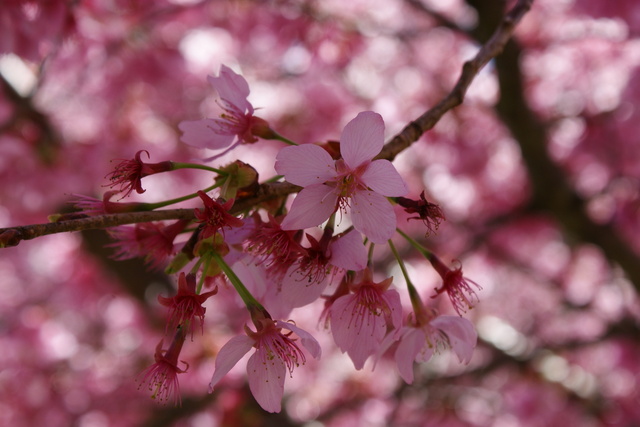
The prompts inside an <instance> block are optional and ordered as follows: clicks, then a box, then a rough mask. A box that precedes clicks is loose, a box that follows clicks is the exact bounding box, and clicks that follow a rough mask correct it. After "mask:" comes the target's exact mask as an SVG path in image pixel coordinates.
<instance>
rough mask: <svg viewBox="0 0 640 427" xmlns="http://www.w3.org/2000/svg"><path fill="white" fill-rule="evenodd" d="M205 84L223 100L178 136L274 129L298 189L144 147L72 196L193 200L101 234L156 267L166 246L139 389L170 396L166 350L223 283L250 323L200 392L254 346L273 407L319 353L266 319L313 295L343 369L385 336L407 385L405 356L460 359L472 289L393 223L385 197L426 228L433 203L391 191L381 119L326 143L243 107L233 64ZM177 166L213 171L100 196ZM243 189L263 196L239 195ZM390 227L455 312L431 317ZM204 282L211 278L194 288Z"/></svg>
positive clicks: (376, 348) (261, 386)
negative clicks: (174, 215) (161, 318)
mask: <svg viewBox="0 0 640 427" xmlns="http://www.w3.org/2000/svg"><path fill="white" fill-rule="evenodd" d="M209 82H210V83H211V85H212V86H213V87H214V88H215V89H216V91H217V92H218V94H219V96H220V100H219V101H218V103H219V105H220V107H221V108H222V111H223V112H222V113H221V115H220V116H219V117H218V118H215V119H203V120H197V121H187V122H182V123H181V124H180V129H181V130H182V131H183V135H182V139H183V141H185V142H187V143H188V144H191V145H194V146H197V147H202V148H209V149H214V150H226V151H225V152H228V151H229V150H232V149H233V148H234V147H235V146H237V145H239V144H253V143H255V142H257V141H258V138H264V139H271V138H273V139H279V140H281V141H283V142H285V143H287V144H289V146H286V147H284V148H282V149H281V150H280V151H279V153H278V154H277V157H276V159H275V166H274V167H275V170H276V171H277V173H278V174H280V175H282V176H283V177H284V180H286V181H288V182H289V183H290V184H294V185H297V186H299V187H301V189H300V190H299V193H298V194H297V195H296V197H295V198H294V199H293V202H292V203H291V205H289V204H288V202H287V198H286V197H274V196H271V197H269V194H268V193H264V190H263V189H264V188H266V187H264V186H260V185H259V184H258V181H257V180H258V174H257V172H256V170H255V169H254V168H252V167H251V166H250V165H247V164H246V163H244V162H240V161H237V162H234V163H232V164H229V165H223V166H221V167H219V168H213V167H209V166H204V165H193V164H186V163H177V162H169V161H166V162H160V163H157V164H145V163H143V162H142V161H141V153H143V152H144V153H146V154H147V156H148V152H146V151H139V152H138V153H136V155H135V159H134V160H129V161H122V162H121V163H119V164H118V165H117V166H116V168H115V170H114V171H113V172H111V174H109V178H110V179H111V181H112V182H111V186H112V187H118V188H119V189H118V190H117V191H111V192H109V193H107V195H106V196H105V199H104V200H103V201H97V200H89V199H82V200H81V201H80V202H78V204H79V205H80V206H81V207H83V208H84V214H85V215H97V214H100V213H101V212H102V213H107V212H123V213H126V212H130V211H137V210H154V209H156V208H157V207H163V206H166V205H168V204H172V203H178V202H182V201H185V200H189V199H195V200H196V201H198V202H199V206H198V207H195V208H193V210H192V211H191V216H190V219H181V220H179V221H177V222H175V223H173V224H169V225H164V224H159V223H142V224H138V225H136V226H133V227H118V228H114V229H113V230H112V231H111V235H112V237H114V238H115V239H117V240H118V241H117V242H116V243H114V244H113V245H112V247H114V248H115V249H116V253H115V257H116V258H117V259H123V258H130V257H134V256H141V257H144V258H145V259H146V260H147V261H148V263H149V264H151V265H153V266H155V267H160V266H162V265H163V264H166V261H167V260H168V258H169V257H170V256H172V255H174V254H176V250H178V248H179V250H178V253H177V255H176V256H175V257H174V258H173V260H171V262H170V264H169V266H168V268H167V270H166V271H167V272H169V273H172V274H173V273H179V277H178V280H177V282H178V288H177V293H176V294H175V295H174V296H172V297H167V296H159V297H158V301H159V303H160V304H161V305H162V306H164V307H166V308H167V309H168V310H169V314H168V321H167V325H166V328H165V334H173V339H172V343H171V345H170V346H169V348H168V349H167V350H163V348H162V344H163V341H161V342H160V344H159V345H158V347H157V349H156V353H155V364H153V365H152V366H151V367H150V368H149V369H148V370H147V371H146V372H145V373H144V376H143V383H146V384H148V386H149V388H150V390H151V391H153V396H154V397H157V398H158V399H159V400H163V401H166V400H168V399H169V398H171V397H172V396H173V398H174V400H175V401H176V402H179V395H178V390H179V387H178V379H177V374H180V373H183V372H185V371H186V367H185V368H184V369H182V368H179V367H178V358H179V355H180V352H181V349H182V347H183V344H184V342H185V338H186V336H187V334H190V335H191V341H193V340H194V330H195V329H196V327H199V329H200V331H201V333H204V332H205V324H206V321H207V319H206V316H205V315H206V313H207V309H206V308H205V306H204V305H205V304H207V303H208V302H209V301H211V300H213V301H212V303H213V304H220V303H223V304H227V303H229V300H226V301H225V302H221V301H220V299H225V298H228V294H229V293H230V290H231V289H232V290H233V291H235V295H237V296H238V297H239V298H240V300H241V301H242V303H243V305H244V306H245V307H246V309H247V314H248V316H247V317H248V318H250V320H251V322H252V324H253V327H249V326H247V322H242V323H243V324H244V325H245V326H244V333H243V334H241V335H237V336H234V337H232V338H231V339H230V340H229V341H228V342H227V343H226V344H224V345H223V346H222V347H221V348H220V350H219V351H218V354H217V356H216V360H215V369H214V373H213V377H212V379H211V383H210V391H212V392H213V391H214V389H217V388H218V387H219V385H220V383H221V382H222V381H223V378H224V377H225V375H226V374H227V373H228V372H229V371H230V370H231V369H232V368H233V366H235V365H236V364H237V363H238V362H239V361H240V359H242V357H243V356H244V355H245V354H247V353H248V352H249V351H250V350H251V349H254V353H253V354H252V355H251V357H250V358H249V360H248V362H247V377H248V383H249V388H250V390H251V392H252V393H253V395H254V397H255V398H256V401H257V402H258V403H259V404H260V406H262V408H264V409H265V410H266V411H269V412H278V411H280V409H281V400H282V396H283V393H284V381H285V377H286V375H287V372H288V374H289V375H292V374H293V371H294V368H296V367H298V366H300V365H304V364H305V362H306V361H307V356H306V354H310V355H311V356H312V357H314V358H319V357H320V355H321V349H320V345H319V344H318V342H317V341H316V339H315V338H314V337H313V336H312V335H311V334H309V333H308V332H306V331H305V330H303V329H302V328H300V327H298V326H296V324H295V322H294V321H293V320H289V321H283V320H274V319H289V318H290V317H289V316H290V315H291V314H292V313H294V311H293V310H294V309H296V308H299V307H305V306H307V305H309V304H313V303H315V302H316V301H322V300H324V301H325V310H324V313H323V317H324V319H325V325H330V328H328V329H329V331H330V333H331V335H332V336H333V340H334V341H335V344H336V346H337V347H338V348H339V349H340V351H342V352H343V353H346V355H347V356H348V357H349V358H350V359H351V361H352V362H353V365H354V367H355V368H356V369H363V368H364V366H365V364H366V362H367V361H368V360H369V359H370V358H373V359H375V360H376V361H377V360H378V359H380V358H381V357H383V355H384V353H385V352H386V350H388V349H390V348H391V347H393V346H395V347H396V349H395V360H396V363H397V365H398V369H399V372H400V375H401V376H402V378H403V379H404V380H405V381H407V382H408V383H411V382H412V381H413V369H412V368H413V363H414V362H424V361H427V360H428V359H429V358H430V357H431V355H432V354H433V353H434V352H435V351H438V350H440V349H444V348H450V349H451V350H452V351H453V352H454V353H455V354H456V355H457V356H458V358H459V360H460V361H461V362H463V363H469V361H470V359H471V355H472V352H473V348H474V347H475V344H476V339H477V336H476V333H475V330H474V329H473V325H472V324H471V322H469V321H468V320H466V319H464V318H462V317H461V316H462V314H463V313H464V312H466V310H467V309H469V308H472V306H473V305H474V304H475V303H476V302H477V296H476V294H475V292H474V290H473V289H472V287H471V286H474V287H476V288H478V289H480V287H479V286H478V285H477V284H475V282H473V281H471V280H469V279H466V278H464V277H463V276H462V271H461V267H459V268H455V269H453V270H451V269H449V268H448V267H447V266H446V265H445V264H444V263H442V261H440V259H439V258H438V257H437V256H435V255H434V254H432V253H431V252H429V251H427V250H426V249H425V248H424V247H422V246H421V245H420V244H419V243H418V242H415V241H414V240H412V239H411V238H409V237H408V236H407V235H405V234H404V232H402V231H401V230H399V229H398V224H397V217H396V212H395V206H396V205H398V206H400V207H402V208H404V209H405V211H406V212H408V213H410V214H417V216H416V217H412V218H410V219H421V220H422V221H423V222H424V224H425V226H426V227H427V229H428V232H433V231H435V229H437V227H438V225H439V224H440V221H441V220H444V214H443V212H442V210H441V209H440V208H439V207H438V206H437V205H435V204H433V203H430V202H428V201H427V200H426V198H425V196H424V192H422V193H421V194H420V198H419V200H417V201H416V200H412V199H410V198H407V197H404V196H405V195H406V194H407V193H408V191H409V189H408V186H407V185H406V183H405V182H404V180H403V179H402V177H401V176H400V174H399V173H398V171H397V170H396V169H395V167H394V166H393V164H392V163H391V162H390V161H388V160H386V159H379V158H377V156H378V155H379V154H380V152H381V151H382V148H383V144H384V122H383V119H382V117H381V116H380V115H379V114H377V113H374V112H372V111H365V112H362V113H360V114H358V115H357V116H356V117H355V118H354V119H353V120H351V121H350V122H349V123H347V125H346V126H345V128H344V130H343V131H342V134H341V136H340V141H339V143H330V144H326V145H317V144H302V145H298V144H296V143H293V142H292V141H289V140H287V139H286V138H284V137H281V136H279V135H278V134H277V133H275V132H274V131H273V130H271V128H270V127H269V124H268V123H267V122H266V121H264V120H263V119H260V118H257V117H255V116H254V108H253V106H252V104H251V103H250V102H249V101H248V96H249V85H248V84H247V82H246V80H244V78H243V77H242V76H240V75H238V74H236V73H234V72H233V71H231V69H229V68H227V67H224V66H223V67H222V68H221V70H220V74H219V76H217V77H210V78H209ZM217 157H219V155H217V156H214V158H217ZM214 158H212V159H214ZM212 159H209V160H212ZM187 167H188V168H194V169H201V170H208V171H210V172H213V173H215V174H216V176H215V178H214V180H213V181H214V184H213V185H212V186H211V187H209V188H207V189H203V190H198V191H196V192H195V193H193V194H191V195H187V196H184V197H181V198H178V199H174V200H170V201H167V202H161V203H157V204H135V203H113V202H110V201H109V199H110V198H111V197H112V196H113V194H116V193H117V192H118V191H119V192H120V193H123V194H124V196H123V197H126V196H128V195H129V194H130V193H131V192H132V191H134V190H135V191H136V192H138V193H143V192H144V189H142V186H141V179H142V178H143V177H146V176H149V175H152V174H155V173H159V172H165V171H170V170H175V169H180V168H187ZM261 191H262V192H261ZM212 192H215V193H216V195H215V196H214V195H213V193H212ZM210 193H211V195H210ZM252 197H256V198H258V199H260V200H268V201H269V203H265V204H257V205H256V204H255V203H254V205H248V204H247V203H246V201H247V200H250V199H251V198H252ZM246 206H250V207H246ZM251 206H252V207H251ZM288 206H289V209H287V207H288ZM336 224H337V225H336ZM338 230H340V231H338ZM397 230H398V233H399V234H400V235H401V236H403V237H405V238H406V240H407V241H408V242H409V243H410V244H411V245H413V246H414V247H415V248H416V249H417V251H418V252H419V253H421V254H422V255H424V256H425V258H426V260H428V261H429V262H430V263H431V265H432V266H433V268H434V269H435V271H436V272H437V273H438V274H439V275H440V276H441V277H442V280H443V284H442V285H441V286H440V287H436V289H435V291H436V296H437V295H439V294H441V293H447V294H448V295H449V297H450V299H451V302H452V304H453V309H454V310H455V311H456V312H457V313H458V314H459V315H460V316H446V315H445V316H438V314H437V312H436V310H435V309H433V308H429V307H426V306H424V302H423V300H422V297H421V296H420V293H419V292H418V291H417V289H416V288H415V287H414V285H413V284H412V282H411V280H410V278H409V276H408V274H407V273H406V269H405V267H404V263H403V259H402V258H401V257H400V256H399V255H398V253H397V251H396V249H395V246H394V244H393V241H392V237H394V236H395V235H396V231H397ZM182 234H184V235H185V236H184V237H185V238H184V239H180V237H179V236H180V235H182ZM176 242H181V243H176ZM376 244H380V245H389V247H390V248H391V250H392V252H393V253H394V255H395V256H396V260H397V263H398V264H399V266H400V268H401V270H402V271H403V274H405V279H406V282H407V286H408V291H409V297H410V301H411V305H412V308H413V312H412V313H410V314H409V315H408V316H406V319H407V320H406V322H403V318H404V317H405V316H403V311H404V307H403V305H402V303H401V297H400V293H399V291H398V289H395V288H394V286H393V278H392V277H387V276H381V277H379V278H377V277H376V274H375V272H374V270H373V264H374V262H373V254H374V249H375V247H376ZM187 270H188V272H187ZM213 283H217V284H224V286H217V287H215V288H212V289H208V290H207V289H206V287H208V286H209V287H210V286H212V284H213ZM229 285H230V286H229ZM336 285H337V286H336ZM232 295H233V293H232ZM214 296H215V298H212V297H214ZM235 301H237V298H236V299H235ZM247 320H248V319H247Z"/></svg>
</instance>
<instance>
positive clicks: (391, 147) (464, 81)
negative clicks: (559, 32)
mask: <svg viewBox="0 0 640 427" xmlns="http://www.w3.org/2000/svg"><path fill="white" fill-rule="evenodd" d="M532 3H533V0H520V1H518V2H517V3H516V4H515V6H514V7H513V8H512V9H511V11H509V13H507V14H506V15H505V16H504V18H503V19H502V22H500V24H499V25H498V28H497V29H496V30H495V32H494V33H493V35H492V36H491V38H490V39H489V40H488V41H487V42H486V43H485V44H484V45H483V46H482V47H481V48H480V51H478V53H477V54H476V56H475V57H474V58H473V59H472V60H470V61H467V62H465V64H464V65H463V67H462V73H461V74H460V78H459V79H458V82H457V83H456V85H455V86H454V88H453V90H452V91H451V92H450V93H449V94H448V95H447V96H446V97H445V98H444V99H443V100H442V101H440V102H439V103H438V104H437V105H436V106H435V107H433V108H431V109H430V110H429V111H427V112H426V113H424V114H423V115H421V116H420V117H418V118H417V119H416V120H414V121H412V122H411V123H409V124H408V125H407V126H406V127H405V128H404V129H403V130H402V132H400V133H399V134H398V135H396V136H395V137H393V139H392V140H391V141H389V143H387V144H386V145H385V146H384V148H383V149H382V151H381V152H380V154H378V156H377V157H376V158H378V159H387V160H393V159H394V158H395V157H396V156H397V155H398V154H399V153H400V152H402V151H403V150H405V149H407V148H408V147H409V146H410V145H411V144H413V143H414V142H415V141H417V140H418V138H420V137H421V136H422V134H424V133H425V132H426V131H428V130H429V129H431V128H433V127H434V126H435V125H436V123H438V121H439V120H440V119H441V118H442V116H443V115H444V114H445V113H446V112H447V111H449V110H451V109H453V108H454V107H457V106H458V105H460V104H462V101H463V100H464V96H465V94H466V93H467V89H468V88H469V85H471V82H473V80H474V79H475V77H476V76H477V75H478V73H479V72H480V70H481V69H482V68H483V67H484V66H485V65H486V64H487V63H488V62H489V61H491V60H492V59H493V58H495V57H496V56H498V55H499V54H500V53H501V52H502V50H503V49H504V47H505V45H506V44H507V42H508V41H509V39H510V38H511V36H512V35H513V32H514V30H515V27H516V25H517V24H518V22H520V20H521V19H522V17H523V16H524V15H525V13H527V12H528V11H529V9H531V5H532Z"/></svg>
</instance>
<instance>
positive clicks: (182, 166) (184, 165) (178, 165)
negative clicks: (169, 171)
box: [171, 162, 229, 175]
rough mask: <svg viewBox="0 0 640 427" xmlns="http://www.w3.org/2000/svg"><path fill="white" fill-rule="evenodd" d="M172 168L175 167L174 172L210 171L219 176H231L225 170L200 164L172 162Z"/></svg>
mask: <svg viewBox="0 0 640 427" xmlns="http://www.w3.org/2000/svg"><path fill="white" fill-rule="evenodd" d="M171 166H172V167H173V170H176V169H202V170H205V171H209V172H215V173H217V174H218V175H229V174H228V173H227V172H225V171H223V170H220V169H216V168H212V167H210V166H205V165H200V164H197V163H181V162H171Z"/></svg>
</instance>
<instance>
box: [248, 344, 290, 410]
mask: <svg viewBox="0 0 640 427" xmlns="http://www.w3.org/2000/svg"><path fill="white" fill-rule="evenodd" d="M285 375H286V367H285V366H284V362H283V361H282V359H280V358H279V357H277V356H276V357H268V355H267V351H266V350H265V349H264V348H260V349H258V350H257V351H256V352H255V353H254V354H253V356H251V357H250V358H249V361H248V362H247V376H248V377H249V389H250V390H251V394H253V397H255V399H256V401H257V402H258V404H259V405H260V406H261V407H262V409H264V410H265V411H267V412H280V409H281V402H282V395H283V394H284V378H285Z"/></svg>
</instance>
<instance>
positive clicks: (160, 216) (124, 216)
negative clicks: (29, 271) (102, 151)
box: [0, 209, 195, 248]
mask: <svg viewBox="0 0 640 427" xmlns="http://www.w3.org/2000/svg"><path fill="white" fill-rule="evenodd" d="M194 218H195V215H194V213H193V209H167V210H159V211H151V212H128V213H119V214H109V215H96V216H90V217H87V218H80V219H72V220H68V221H60V222H51V223H47V224H31V225H24V226H20V227H11V228H0V248H2V247H9V246H16V245H17V244H18V243H20V242H21V241H22V240H30V239H35V238H36V237H40V236H46V235H48V234H56V233H64V232H69V231H82V230H95V229H104V228H109V227H115V226H117V225H124V224H135V223H139V222H151V221H162V220H168V219H186V220H189V219H194Z"/></svg>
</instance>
